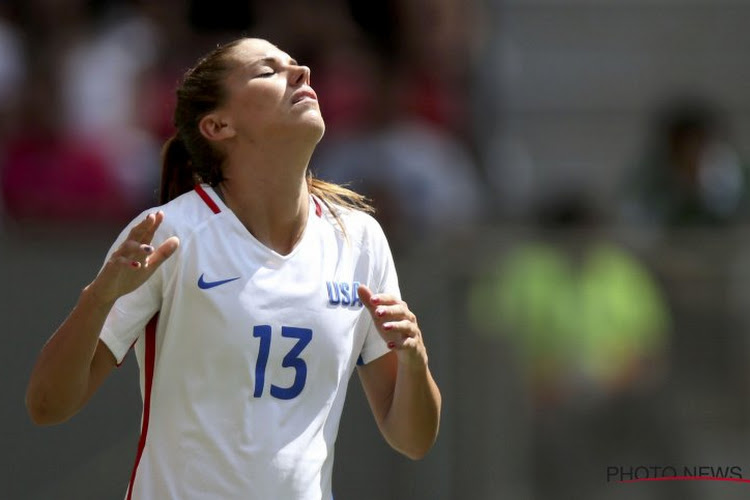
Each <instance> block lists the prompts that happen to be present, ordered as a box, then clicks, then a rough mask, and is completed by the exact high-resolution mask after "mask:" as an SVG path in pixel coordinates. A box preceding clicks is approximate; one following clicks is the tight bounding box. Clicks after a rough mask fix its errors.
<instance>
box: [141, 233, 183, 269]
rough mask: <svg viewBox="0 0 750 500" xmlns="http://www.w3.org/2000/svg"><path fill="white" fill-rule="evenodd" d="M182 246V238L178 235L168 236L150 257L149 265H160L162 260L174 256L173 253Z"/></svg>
mask: <svg viewBox="0 0 750 500" xmlns="http://www.w3.org/2000/svg"><path fill="white" fill-rule="evenodd" d="M179 246H180V239H179V238H178V237H177V236H172V237H170V238H167V239H166V240H165V241H164V243H162V244H161V245H159V247H158V248H157V249H156V250H155V251H154V253H153V255H151V257H149V259H148V265H149V267H154V268H156V267H159V266H160V265H161V264H162V262H164V261H165V260H167V259H168V258H169V257H171V256H172V254H173V253H175V251H176V250H177V248H178V247H179Z"/></svg>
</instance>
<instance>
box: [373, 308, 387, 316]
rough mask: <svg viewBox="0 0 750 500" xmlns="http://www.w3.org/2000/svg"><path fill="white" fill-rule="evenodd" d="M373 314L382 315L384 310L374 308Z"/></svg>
mask: <svg viewBox="0 0 750 500" xmlns="http://www.w3.org/2000/svg"><path fill="white" fill-rule="evenodd" d="M375 314H377V315H378V316H382V315H384V314H385V310H384V309H376V310H375Z"/></svg>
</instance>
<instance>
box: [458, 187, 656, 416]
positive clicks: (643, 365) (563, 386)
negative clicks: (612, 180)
mask: <svg viewBox="0 0 750 500" xmlns="http://www.w3.org/2000/svg"><path fill="white" fill-rule="evenodd" d="M591 210H592V209H590V208H588V206H587V204H586V202H585V201H582V200H581V199H577V198H576V197H572V196H571V198H570V199H561V200H555V201H553V202H551V203H550V205H549V206H544V207H542V208H541V209H540V213H539V217H540V222H541V224H542V226H541V231H540V233H539V235H538V237H536V238H529V239H527V240H526V241H518V242H517V243H516V244H514V245H513V247H512V248H511V249H510V250H509V251H507V252H503V253H502V254H501V255H498V256H497V261H496V263H495V264H494V265H491V266H490V269H491V270H490V272H488V273H484V274H483V275H481V276H478V277H477V280H476V282H475V285H474V288H473V291H472V293H471V294H470V297H469V311H470V317H471V319H472V323H473V325H474V326H475V328H476V329H477V331H479V332H482V333H483V334H485V335H488V336H502V337H505V338H507V339H508V341H509V342H510V344H511V345H513V346H514V348H515V349H516V350H517V352H518V354H519V356H520V361H521V366H522V367H523V368H524V369H525V370H526V373H525V375H526V376H527V380H528V382H529V387H530V389H531V391H532V397H533V398H534V401H535V403H536V406H537V407H540V408H542V407H547V408H550V407H555V406H557V405H558V404H565V400H566V399H568V398H570V399H576V398H583V399H590V398H592V397H593V399H602V400H606V399H607V398H609V397H612V396H615V395H618V394H620V393H623V392H629V391H632V390H636V391H637V390H638V389H637V388H638V387H639V386H646V387H647V386H649V385H651V384H652V383H653V382H655V381H656V380H659V379H660V377H661V376H662V375H663V372H662V371H663V369H664V368H665V365H664V364H663V363H664V362H665V361H666V355H667V350H668V346H669V333H670V329H671V318H670V315H669V310H668V308H667V302H666V297H665V296H664V293H663V292H662V290H661V287H660V286H659V284H658V283H657V281H656V280H655V279H654V277H653V276H652V274H651V272H650V271H649V270H648V268H647V267H646V266H645V265H644V264H643V263H642V262H640V260H639V259H638V258H637V257H636V256H635V255H633V254H631V253H630V252H629V251H627V250H626V249H625V248H623V247H622V246H621V245H619V244H617V243H616V242H615V241H614V240H612V239H610V238H607V237H606V235H605V234H603V233H602V230H601V227H600V226H598V225H597V224H596V221H595V220H594V219H593V217H594V216H593V215H592V213H593V212H592V211H591Z"/></svg>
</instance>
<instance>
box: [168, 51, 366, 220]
mask: <svg viewBox="0 0 750 500" xmlns="http://www.w3.org/2000/svg"><path fill="white" fill-rule="evenodd" d="M243 40H244V39H243V38H240V39H237V40H234V41H232V42H229V43H227V44H224V45H220V46H218V47H217V48H216V49H214V50H213V51H211V52H210V53H208V54H207V55H206V56H204V57H203V58H201V59H200V60H199V61H198V63H197V64H196V65H195V66H194V67H193V68H191V69H189V70H188V71H187V72H186V73H185V76H184V77H183V79H182V83H181V84H180V86H179V87H178V88H177V106H176V107H175V111H174V126H175V129H176V132H175V134H174V135H173V136H172V137H170V138H169V139H168V140H167V142H166V143H165V144H164V148H163V149H162V171H161V187H160V193H159V202H160V203H162V204H164V203H167V202H168V201H170V200H173V199H174V198H176V197H178V196H180V195H181V194H183V193H186V192H188V191H190V190H192V189H193V187H194V186H195V184H196V183H198V182H205V183H207V184H209V185H211V186H217V185H218V184H219V183H220V182H221V181H223V180H224V176H223V173H222V171H221V165H222V162H223V160H224V158H223V157H222V155H221V152H220V151H219V150H218V149H216V148H215V147H213V146H212V145H211V143H210V142H209V141H208V140H207V139H206V138H205V137H204V136H203V134H201V132H200V130H199V129H198V123H199V122H200V120H201V118H203V117H204V116H205V115H206V114H207V113H210V112H211V111H213V110H214V109H216V108H217V107H219V106H221V105H222V104H223V102H224V100H225V99H226V89H225V86H224V83H225V81H226V78H227V76H228V74H229V72H230V71H231V70H232V63H231V58H230V57H229V56H230V54H231V51H232V49H234V47H236V46H237V45H239V44H240V43H241V42H242V41H243ZM307 185H308V189H309V191H310V193H311V194H312V195H314V196H316V197H317V198H319V199H320V200H321V201H322V202H323V203H324V204H325V206H326V207H327V208H328V209H329V210H330V211H331V213H332V214H333V216H334V217H335V218H336V220H337V222H338V223H339V225H340V226H341V228H342V229H343V223H342V222H341V219H340V218H339V215H338V212H337V210H335V209H334V208H333V206H332V205H338V206H342V207H345V208H349V209H355V210H362V211H365V212H372V211H373V208H372V206H371V205H370V203H369V201H368V200H367V198H366V197H365V196H363V195H361V194H359V193H356V192H354V191H352V190H350V189H347V188H345V187H344V186H340V185H338V184H333V183H330V182H325V181H322V180H320V179H317V178H315V177H314V176H313V175H312V173H311V172H310V171H309V170H308V173H307Z"/></svg>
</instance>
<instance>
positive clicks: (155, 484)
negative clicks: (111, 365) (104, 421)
mask: <svg viewBox="0 0 750 500" xmlns="http://www.w3.org/2000/svg"><path fill="white" fill-rule="evenodd" d="M160 209H161V210H163V211H164V213H165V218H164V221H163V222H162V224H161V226H160V227H159V229H158V231H157V233H156V235H155V237H154V245H158V244H160V243H161V242H162V241H164V240H165V239H167V238H168V237H170V236H173V235H176V236H178V237H179V238H180V247H179V248H178V250H177V251H176V253H175V254H174V255H173V256H172V257H170V258H169V259H168V260H167V261H166V262H164V264H163V265H162V266H161V267H160V268H159V269H158V270H157V271H156V272H155V273H154V275H153V276H152V277H151V278H149V280H148V281H147V282H146V283H145V284H144V285H143V286H141V287H140V288H138V289H137V290H135V291H134V292H132V293H130V294H128V295H125V296H123V297H121V298H120V299H119V300H118V301H117V302H116V303H115V305H114V307H113V309H112V311H111V313H110V315H109V317H108V318H107V320H106V323H105V325H104V328H103V330H102V333H101V340H102V341H103V342H104V343H105V344H106V345H107V346H108V347H109V349H110V350H111V351H112V353H113V354H114V356H115V358H116V359H117V362H118V363H120V362H121V361H122V359H123V357H124V356H125V354H126V353H127V352H128V350H129V349H130V348H131V346H133V345H135V352H136V356H137V359H138V364H139V366H140V382H141V392H142V395H143V417H142V430H141V438H140V442H139V446H138V452H137V458H136V464H135V467H134V470H133V474H132V476H131V480H130V484H129V485H128V492H127V497H126V498H127V499H128V500H136V499H137V500H163V499H191V500H199V499H217V498H221V499H224V500H231V499H237V500H239V499H242V500H252V499H258V500H261V499H262V500H268V499H282V498H283V499H290V500H292V499H305V500H308V499H309V500H312V499H315V500H319V499H325V500H328V499H329V498H331V497H332V492H331V473H332V468H333V456H334V442H335V439H336V434H337V430H338V425H339V420H340V416H341V411H342V408H343V404H344V397H345V393H346V388H347V384H348V381H349V379H350V377H351V374H352V372H353V370H354V367H355V365H356V364H357V363H369V362H370V361H372V360H374V359H376V358H378V357H380V356H382V355H383V354H385V353H386V352H388V348H387V346H386V345H385V342H384V341H383V339H382V338H381V337H380V335H379V333H378V332H377V330H376V329H375V327H374V323H373V321H372V318H371V317H370V315H369V314H368V312H367V310H366V308H364V307H363V305H362V302H361V301H360V299H359V297H358V296H357V286H358V284H360V283H362V284H366V285H367V286H369V287H370V288H371V289H372V290H374V291H375V292H376V293H390V294H394V295H396V296H399V289H398V282H397V278H396V273H395V269H394V265H393V259H392V257H391V253H390V249H389V247H388V243H387V241H386V239H385V236H384V234H383V231H382V230H381V228H380V226H379V225H378V224H377V222H376V221H375V220H374V219H373V218H372V217H370V216H369V215H367V214H364V213H361V212H358V211H354V210H346V209H341V211H340V216H341V218H342V219H343V222H344V226H345V228H346V233H344V232H343V231H342V230H341V228H340V227H339V226H338V223H337V222H336V221H335V219H334V218H333V216H332V214H331V213H330V211H329V210H328V209H327V208H326V207H325V205H324V204H323V203H322V202H320V201H319V200H317V199H316V198H314V197H311V198H310V211H309V212H310V215H309V218H308V221H307V224H306V227H305V229H304V232H303V235H302V237H301V239H300V241H299V242H298V243H297V245H296V246H295V248H294V249H293V250H292V251H291V253H289V254H288V255H280V254H278V253H276V252H274V251H273V250H271V249H269V248H268V247H266V246H264V245H263V244H261V243H260V242H259V241H258V240H256V239H255V238H254V237H253V236H252V234H251V233H250V232H249V231H248V230H247V229H246V228H245V226H244V225H243V224H242V223H241V222H240V221H239V219H238V218H237V217H236V216H235V215H234V213H233V212H232V211H231V210H229V209H228V208H227V207H226V206H225V205H224V203H223V202H222V200H221V199H220V198H219V196H217V194H216V192H215V191H214V190H213V189H212V188H210V187H209V186H207V185H199V186H196V189H195V190H194V191H191V192H189V193H186V194H184V195H182V196H180V197H178V198H176V199H175V200H173V201H171V202H169V203H167V204H166V205H164V206H162V207H160ZM144 216H145V213H144V214H143V215H141V216H140V217H138V218H137V219H136V220H134V221H133V222H132V223H131V224H130V225H129V226H128V227H127V228H126V229H125V230H124V231H123V232H122V234H121V235H120V237H119V238H118V239H117V241H116V242H115V243H114V245H113V246H112V250H111V251H110V253H111V252H112V251H114V250H115V249H116V248H117V247H118V246H119V245H120V244H121V242H122V241H123V240H124V239H125V238H126V236H127V234H128V232H129V230H130V228H131V227H132V226H133V225H134V224H137V223H138V222H139V221H141V220H143V217H144Z"/></svg>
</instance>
